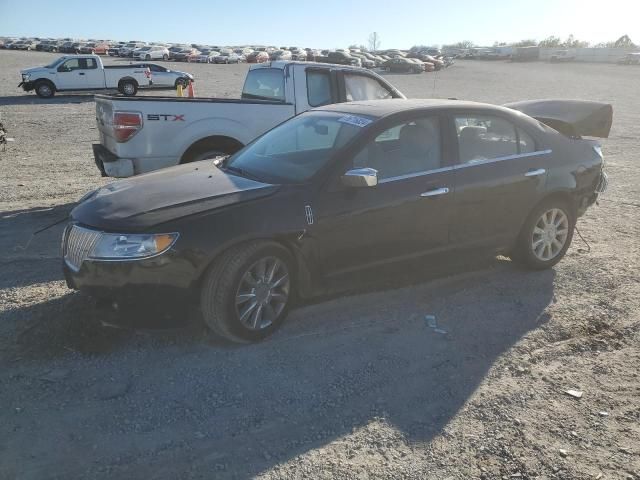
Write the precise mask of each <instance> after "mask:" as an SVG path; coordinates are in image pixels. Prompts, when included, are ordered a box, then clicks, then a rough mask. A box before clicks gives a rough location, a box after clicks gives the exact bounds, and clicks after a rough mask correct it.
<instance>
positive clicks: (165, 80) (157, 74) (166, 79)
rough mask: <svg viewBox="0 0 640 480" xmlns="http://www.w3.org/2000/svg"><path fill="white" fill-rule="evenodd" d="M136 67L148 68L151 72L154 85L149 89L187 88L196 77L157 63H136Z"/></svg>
mask: <svg viewBox="0 0 640 480" xmlns="http://www.w3.org/2000/svg"><path fill="white" fill-rule="evenodd" d="M133 66H135V67H141V68H144V67H148V68H149V70H151V81H152V82H153V83H152V85H149V87H148V88H177V87H178V85H182V86H183V87H186V86H187V85H188V84H189V81H193V80H194V77H193V75H192V74H191V73H187V72H181V71H178V70H171V69H169V68H167V67H163V66H162V65H157V64H155V63H136V64H134V65H133Z"/></svg>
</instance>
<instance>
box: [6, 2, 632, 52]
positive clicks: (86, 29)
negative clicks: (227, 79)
mask: <svg viewBox="0 0 640 480" xmlns="http://www.w3.org/2000/svg"><path fill="white" fill-rule="evenodd" d="M374 31H375V32H378V34H379V36H380V39H381V47H382V48H410V47H411V46H413V45H442V44H447V43H455V42H458V41H461V40H471V41H473V42H474V43H475V44H477V45H492V44H493V43H494V42H495V41H498V42H507V43H509V42H515V41H518V40H522V39H537V40H542V39H543V38H546V37H548V36H550V35H556V36H560V37H561V38H566V37H567V36H568V35H570V34H573V35H574V36H575V37H576V38H579V39H580V40H587V41H590V42H592V43H598V42H605V41H612V40H616V39H617V38H619V37H620V36H622V35H624V34H627V35H629V36H630V37H631V39H632V40H633V41H634V42H635V43H637V44H640V0H606V1H602V0H600V1H595V0H533V1H532V0H529V1H526V0H524V1H523V0H512V1H498V0H453V1H452V0H439V1H429V0H386V1H383V0H368V1H364V0H342V1H340V0H322V1H319V2H315V1H314V2H308V1H295V2H294V1H283V0H243V1H235V2H234V1H231V2H230V1H228V0H227V1H224V2H219V1H213V0H209V1H200V0H193V1H188V0H185V1H178V2H176V1H175V0H174V1H166V0H153V1H142V0H138V1H124V2H100V1H95V0H89V1H86V0H85V1H78V0H64V1H63V2H54V1H52V0H46V1H43V0H29V1H28V2H27V1H22V2H19V1H16V0H0V36H2V35H16V36H38V37H71V38H104V39H113V40H142V41H162V42H181V43H206V44H212V45H242V44H247V45H252V44H256V45H257V44H261V45H276V46H297V47H302V48H306V47H310V48H344V47H347V46H348V45H351V44H357V45H361V44H362V45H367V44H368V38H369V35H370V33H371V32H374Z"/></svg>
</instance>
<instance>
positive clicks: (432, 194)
mask: <svg viewBox="0 0 640 480" xmlns="http://www.w3.org/2000/svg"><path fill="white" fill-rule="evenodd" d="M447 193H449V189H448V188H447V187H442V188H436V189H435V190H429V191H428V192H424V193H421V194H420V196H421V197H438V196H440V195H446V194H447Z"/></svg>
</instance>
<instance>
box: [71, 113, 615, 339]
mask: <svg viewBox="0 0 640 480" xmlns="http://www.w3.org/2000/svg"><path fill="white" fill-rule="evenodd" d="M510 107H511V108H504V107H496V106H491V105H486V104H478V103H471V102H460V101H453V100H431V101H429V100H380V101H368V102H360V103H359V102H354V103H343V104H339V105H333V106H327V107H322V108H320V109H316V110H312V111H309V112H307V113H304V114H302V115H298V116H296V117H294V118H293V119H291V120H289V121H287V122H285V123H283V124H281V125H279V126H278V127H276V128H274V129H273V130H271V131H270V132H268V133H266V134H265V135H264V136H262V137H260V138H258V139H257V140H255V141H254V142H253V143H251V144H250V145H248V146H247V147H245V148H244V149H243V150H241V151H240V152H238V153H236V154H235V155H233V156H231V157H229V158H226V159H224V160H220V159H218V160H216V161H215V162H214V161H210V160H205V161H202V162H196V163H190V164H186V165H181V166H177V167H174V168H169V169H164V170H158V171H156V172H152V173H150V174H147V175H143V176H139V177H133V178H130V179H126V180H122V181H118V182H115V183H112V184H110V185H107V186H105V187H103V188H100V189H98V190H96V191H94V192H90V193H89V194H87V195H86V196H85V198H83V199H82V200H81V202H80V203H79V205H77V206H76V208H75V209H74V210H73V211H72V212H71V217H70V223H69V225H68V226H67V228H66V230H65V234H64V238H63V245H62V251H63V255H64V272H65V277H66V280H67V282H68V285H69V286H70V287H71V288H74V289H79V290H81V291H84V292H86V293H88V294H91V295H94V296H96V297H101V298H104V299H108V300H109V301H110V302H126V301H127V300H128V301H132V300H133V301H134V302H137V303H139V302H142V301H143V300H144V299H147V300H151V301H153V302H154V303H156V304H157V303H159V302H161V301H163V300H164V301H168V302H171V303H174V304H175V303H176V302H178V301H179V300H185V301H194V300H195V301H197V302H199V304H200V306H201V310H202V313H203V316H204V319H205V321H206V323H207V324H208V325H209V326H210V327H211V329H212V330H214V331H215V332H217V333H218V334H220V335H222V336H225V337H227V338H229V339H231V340H234V341H240V342H248V341H256V340H260V339H262V338H264V337H265V336H267V335H268V334H270V333H271V332H273V331H274V330H275V329H276V328H277V327H278V326H279V325H280V324H281V323H282V321H283V319H284V318H285V316H286V314H287V310H288V308H289V306H290V305H291V301H292V298H293V297H294V295H297V296H300V297H303V298H304V297H309V296H312V295H314V294H316V293H319V292H322V291H323V289H324V288H325V286H326V285H327V284H328V282H330V281H331V279H332V278H333V277H335V276H336V275H339V274H342V273H344V272H349V271H353V270H356V269H361V268H364V267H370V266H374V265H379V264H383V263H387V262H393V261H397V260H403V259H404V260H406V259H410V258H413V257H417V256H422V255H425V254H433V253H437V254H438V258H441V257H442V256H443V255H442V254H443V253H445V252H452V251H455V250H459V249H463V248H464V249H470V248H471V249H476V250H477V251H478V252H481V251H482V252H486V251H491V252H500V253H502V254H506V255H509V256H510V257H511V258H512V259H513V260H514V261H517V262H519V263H520V264H522V265H524V266H527V267H529V268H533V269H542V268H549V267H551V266H553V265H555V264H556V263H557V262H558V261H559V260H560V259H561V258H562V257H563V256H564V254H565V252H566V251H567V248H568V247H569V244H570V243H571V239H572V236H573V231H574V226H575V223H576V220H577V219H578V217H580V216H581V215H582V214H583V213H584V212H585V210H586V209H587V208H588V207H589V206H590V205H592V204H593V203H594V202H595V201H596V198H597V196H598V193H600V192H602V191H604V188H605V186H606V175H605V174H604V172H603V159H602V153H601V149H600V146H599V144H598V143H597V142H595V141H593V140H586V139H582V138H581V135H586V136H607V135H608V132H609V129H610V126H611V117H612V110H611V106H609V105H604V104H597V103H593V102H578V101H572V102H563V101H541V102H524V103H519V104H512V105H511V106H510ZM518 110H521V111H522V112H531V113H532V114H534V115H536V116H537V117H538V118H540V119H542V120H543V121H544V122H546V124H545V123H541V122H540V121H538V120H536V119H534V118H532V117H530V116H527V115H525V114H524V113H521V112H520V111H518ZM547 124H548V125H553V127H554V128H551V127H549V126H548V125H547Z"/></svg>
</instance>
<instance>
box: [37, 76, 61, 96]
mask: <svg viewBox="0 0 640 480" xmlns="http://www.w3.org/2000/svg"><path fill="white" fill-rule="evenodd" d="M35 90H36V95H38V96H39V97H40V98H51V97H53V96H54V95H55V93H56V89H55V87H54V86H53V84H52V83H51V82H48V81H46V80H41V81H38V82H36V84H35Z"/></svg>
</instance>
